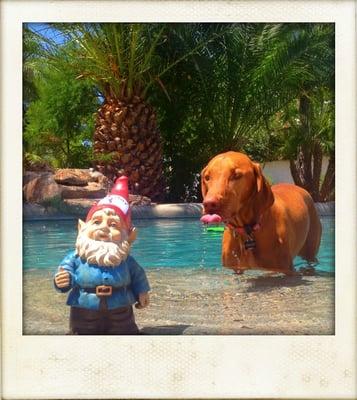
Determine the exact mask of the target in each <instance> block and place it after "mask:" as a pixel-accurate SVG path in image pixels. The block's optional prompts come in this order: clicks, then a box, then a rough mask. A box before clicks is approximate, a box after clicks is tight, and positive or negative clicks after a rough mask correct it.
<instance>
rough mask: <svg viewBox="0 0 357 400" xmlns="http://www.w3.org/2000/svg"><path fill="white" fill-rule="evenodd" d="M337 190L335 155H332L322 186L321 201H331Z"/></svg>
mask: <svg viewBox="0 0 357 400" xmlns="http://www.w3.org/2000/svg"><path fill="white" fill-rule="evenodd" d="M334 190H335V155H334V154H331V157H330V160H329V163H328V166H327V170H326V174H325V177H324V180H323V183H322V185H321V189H320V194H319V201H321V202H325V201H329V200H330V199H331V197H332V196H333V193H334Z"/></svg>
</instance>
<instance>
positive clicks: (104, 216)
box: [76, 208, 136, 266]
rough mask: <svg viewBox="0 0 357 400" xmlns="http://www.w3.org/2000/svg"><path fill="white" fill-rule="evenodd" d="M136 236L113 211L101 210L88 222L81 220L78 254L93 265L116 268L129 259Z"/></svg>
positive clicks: (79, 224)
mask: <svg viewBox="0 0 357 400" xmlns="http://www.w3.org/2000/svg"><path fill="white" fill-rule="evenodd" d="M135 236H136V233H135V231H134V230H131V231H130V232H129V231H128V228H127V226H126V224H125V222H123V221H121V219H120V217H119V216H118V215H117V214H116V213H115V212H114V211H113V210H111V209H107V208H105V209H101V210H98V211H96V212H95V213H94V214H93V215H92V216H91V218H90V220H89V221H88V222H86V223H85V222H83V221H81V220H79V223H78V237H77V242H76V250H77V254H79V256H80V257H81V258H83V259H86V260H87V261H88V262H89V263H92V264H97V265H103V266H116V265H118V264H120V263H121V262H122V261H124V260H125V259H126V258H127V256H128V254H129V251H130V246H131V243H132V242H133V241H134V240H135Z"/></svg>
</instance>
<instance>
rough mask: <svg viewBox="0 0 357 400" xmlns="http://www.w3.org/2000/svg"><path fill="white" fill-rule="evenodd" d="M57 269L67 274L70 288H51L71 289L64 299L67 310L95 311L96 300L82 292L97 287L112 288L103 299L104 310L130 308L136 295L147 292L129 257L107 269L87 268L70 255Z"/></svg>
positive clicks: (139, 271) (143, 277)
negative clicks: (68, 274) (70, 307)
mask: <svg viewBox="0 0 357 400" xmlns="http://www.w3.org/2000/svg"><path fill="white" fill-rule="evenodd" d="M61 267H62V268H63V269H64V270H65V271H68V272H69V273H70V276H71V281H70V286H69V287H66V288H63V289H60V288H59V287H58V286H57V285H56V284H55V287H56V290H57V291H59V292H62V293H65V292H68V291H69V290H70V289H72V290H71V292H70V293H69V295H68V299H67V304H68V305H70V306H74V307H82V308H87V309H91V310H98V309H99V302H100V298H99V297H98V296H97V295H96V294H95V293H92V292H93V290H90V292H88V291H87V290H86V289H95V287H96V286H100V285H107V286H112V287H113V291H112V294H111V295H110V296H106V297H105V299H106V301H107V306H108V309H113V308H117V307H125V306H128V305H132V304H134V303H136V302H137V301H138V296H139V294H140V293H145V292H148V291H149V290H150V286H149V282H148V280H147V277H146V275H145V271H144V270H143V268H142V267H140V265H139V264H138V263H137V262H136V261H135V260H134V258H133V257H131V256H128V258H127V259H126V260H125V261H123V262H121V263H120V264H119V265H117V266H115V267H109V266H99V265H96V264H88V263H87V262H86V261H85V260H82V259H81V258H80V257H79V256H78V255H76V253H75V251H72V252H70V253H69V254H67V256H66V257H65V258H64V259H63V260H62V262H61V263H60V265H59V267H58V268H61Z"/></svg>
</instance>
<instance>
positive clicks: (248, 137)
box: [159, 24, 333, 199]
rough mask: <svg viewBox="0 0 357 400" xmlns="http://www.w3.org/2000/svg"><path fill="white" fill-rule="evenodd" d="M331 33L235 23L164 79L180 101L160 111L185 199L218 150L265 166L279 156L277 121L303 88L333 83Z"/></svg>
mask: <svg viewBox="0 0 357 400" xmlns="http://www.w3.org/2000/svg"><path fill="white" fill-rule="evenodd" d="M331 32H332V37H333V31H332V30H331V26H329V25H316V24H235V25H233V26H231V29H229V30H227V32H226V34H224V35H222V36H220V37H219V38H218V39H217V40H216V41H214V42H210V43H209V44H208V45H207V46H205V48H203V49H202V51H200V52H198V53H195V54H194V55H192V57H191V58H190V59H188V60H186V61H185V62H183V63H180V65H179V66H177V68H176V69H175V76H170V77H168V79H167V80H166V88H167V90H168V92H169V93H171V94H172V96H174V97H175V101H172V102H171V103H170V102H164V101H161V106H160V109H161V110H162V111H161V115H160V126H161V129H162V131H163V134H164V137H165V138H166V143H168V145H167V147H166V154H167V156H168V159H169V161H170V163H171V164H172V166H173V167H172V169H171V171H170V172H171V174H170V175H171V181H172V182H173V185H172V186H174V187H175V196H179V197H181V198H182V199H183V198H185V197H184V196H185V194H184V193H185V187H184V183H185V182H186V183H188V184H189V185H191V186H193V183H194V181H195V179H196V175H197V173H198V172H199V171H200V169H201V167H202V166H203V165H204V163H206V162H207V160H208V158H209V157H211V156H212V155H214V154H217V153H219V152H222V151H226V150H237V151H244V152H247V153H248V154H250V155H251V156H252V157H253V158H254V159H256V160H261V161H263V160H267V159H274V157H276V156H277V154H278V152H279V148H280V146H281V136H280V135H279V134H277V132H276V130H275V129H274V127H273V126H270V125H271V123H272V122H271V120H272V117H273V116H275V115H276V113H277V112H279V111H281V110H283V109H285V108H286V107H287V105H289V104H291V102H292V101H293V100H294V99H296V98H298V97H299V96H300V94H301V90H302V88H305V87H319V86H321V84H322V83H321V82H324V81H325V82H326V80H328V79H330V80H331V66H333V63H331V54H333V49H332V47H331ZM200 34H201V35H204V34H205V31H204V30H201V31H200ZM188 40H189V39H188ZM175 47H176V46H175ZM327 50H328V51H327ZM161 99H162V97H161ZM159 102H160V101H159ZM172 115H176V118H172ZM301 140H303V137H301ZM170 175H169V176H170ZM178 183H180V184H178ZM180 187H181V188H182V189H181V190H180ZM195 196H197V194H195Z"/></svg>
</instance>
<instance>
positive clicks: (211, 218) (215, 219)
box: [200, 214, 222, 224]
mask: <svg viewBox="0 0 357 400" xmlns="http://www.w3.org/2000/svg"><path fill="white" fill-rule="evenodd" d="M200 221H201V222H203V223H204V224H218V223H220V222H222V218H221V217H220V216H219V215H217V214H205V215H203V216H202V217H201V220H200Z"/></svg>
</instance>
